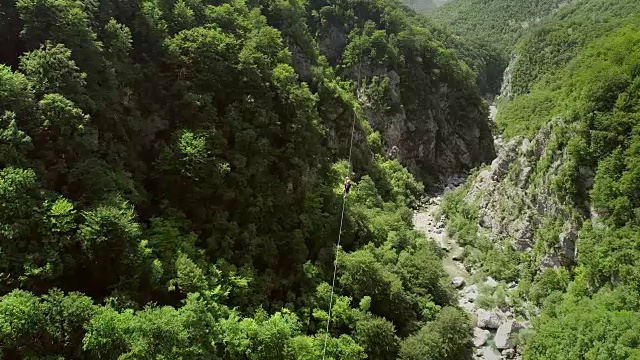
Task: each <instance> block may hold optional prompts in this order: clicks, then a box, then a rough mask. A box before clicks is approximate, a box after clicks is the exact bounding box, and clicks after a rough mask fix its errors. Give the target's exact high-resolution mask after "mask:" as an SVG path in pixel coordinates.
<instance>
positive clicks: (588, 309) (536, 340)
mask: <svg viewBox="0 0 640 360" xmlns="http://www.w3.org/2000/svg"><path fill="white" fill-rule="evenodd" d="M637 309H638V297H637V292H636V291H634V290H631V289H630V288H625V287H620V288H618V289H617V290H613V291H612V290H609V289H602V290H601V291H600V292H598V293H597V294H596V295H595V296H594V297H593V298H588V297H585V298H575V297H573V296H571V295H565V296H564V299H563V300H562V303H560V304H559V305H558V306H556V307H553V308H552V309H547V310H545V311H544V312H543V313H542V315H541V317H540V319H539V320H538V322H537V326H536V329H537V330H536V336H534V337H533V338H532V339H530V340H529V341H528V342H527V344H526V351H525V357H524V358H525V359H542V358H544V359H582V358H588V359H604V358H607V359H635V358H637V357H638V356H640V353H639V352H638V351H639V349H638V345H637V344H638V334H639V333H640V332H639V330H640V329H638V324H639V323H638V320H639V316H640V313H638V312H637V311H636V310H637Z"/></svg>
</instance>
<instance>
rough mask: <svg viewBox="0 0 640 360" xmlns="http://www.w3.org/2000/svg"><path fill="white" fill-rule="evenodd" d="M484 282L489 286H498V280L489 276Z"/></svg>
mask: <svg viewBox="0 0 640 360" xmlns="http://www.w3.org/2000/svg"><path fill="white" fill-rule="evenodd" d="M484 284H485V285H487V286H490V287H496V286H498V282H497V281H496V280H495V279H494V278H492V277H491V276H489V277H487V280H485V282H484Z"/></svg>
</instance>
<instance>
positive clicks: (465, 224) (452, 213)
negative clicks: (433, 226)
mask: <svg viewBox="0 0 640 360" xmlns="http://www.w3.org/2000/svg"><path fill="white" fill-rule="evenodd" d="M465 196H466V191H465V189H464V188H461V189H458V190H456V191H454V192H448V193H447V194H446V195H445V196H444V199H443V201H442V206H441V210H442V214H443V215H444V216H445V217H446V218H447V220H448V223H447V233H448V234H449V235H451V236H452V237H454V238H455V239H456V241H458V243H459V244H460V245H463V246H467V245H474V244H475V243H476V241H477V238H478V208H477V206H475V205H474V204H470V203H468V202H467V201H466V200H465Z"/></svg>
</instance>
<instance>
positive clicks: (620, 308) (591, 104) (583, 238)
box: [443, 0, 640, 360]
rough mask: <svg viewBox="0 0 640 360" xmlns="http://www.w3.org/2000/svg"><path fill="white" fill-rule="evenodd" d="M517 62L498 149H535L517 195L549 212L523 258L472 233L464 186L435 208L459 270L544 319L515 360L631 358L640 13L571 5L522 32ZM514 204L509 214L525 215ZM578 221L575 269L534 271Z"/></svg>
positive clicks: (634, 6)
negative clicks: (496, 286) (501, 287)
mask: <svg viewBox="0 0 640 360" xmlns="http://www.w3.org/2000/svg"><path fill="white" fill-rule="evenodd" d="M460 3H461V2H460ZM460 3H459V4H460ZM494 3H497V2H494ZM531 3H534V2H531ZM509 42H511V43H513V42H514V41H513V40H512V39H510V40H509ZM514 54H515V56H516V61H515V62H514V66H513V71H512V73H511V76H512V78H511V79H510V81H511V82H512V88H513V90H514V94H513V96H514V97H513V99H504V100H502V101H501V102H499V104H498V105H499V111H498V118H497V126H498V129H499V131H500V133H501V134H502V135H503V136H504V137H505V138H506V140H508V141H510V140H514V141H516V144H529V143H531V144H533V147H534V150H532V152H538V154H537V155H531V156H532V157H533V156H537V157H539V161H537V163H535V166H533V168H529V169H528V170H529V171H531V172H530V173H528V175H527V176H530V179H532V180H531V181H530V185H529V186H528V187H527V188H525V192H526V193H528V194H533V195H532V196H533V199H532V200H531V201H534V202H535V201H536V200H539V199H555V200H554V203H553V204H539V206H541V208H542V210H541V216H543V218H544V219H545V220H544V221H543V222H542V223H539V224H535V226H536V229H535V235H534V239H535V244H534V248H533V249H532V251H530V252H521V253H519V252H517V251H514V250H513V249H512V248H511V247H510V246H507V247H500V246H494V244H492V243H491V242H490V241H489V240H488V237H487V236H486V235H484V234H483V232H478V231H476V229H477V228H478V222H479V221H481V219H480V214H479V210H480V209H479V208H478V205H477V204H475V203H473V202H467V201H465V199H466V198H467V196H468V195H469V194H471V193H472V192H473V191H474V190H473V189H472V187H471V186H470V184H467V185H466V186H465V187H463V188H462V189H461V190H460V191H458V192H455V193H451V194H450V195H449V196H448V197H447V199H446V201H445V203H444V206H443V210H444V212H445V213H446V214H447V217H448V219H449V221H450V228H449V230H450V232H451V233H452V234H454V236H456V237H457V238H458V239H459V241H460V242H462V243H464V244H465V245H467V257H468V259H465V261H469V262H474V263H476V264H477V265H478V266H479V267H481V269H482V270H481V271H482V272H483V273H485V274H489V275H491V276H494V277H495V278H497V279H499V280H503V281H518V282H519V287H518V291H517V292H516V294H517V298H512V299H510V301H511V302H512V303H515V304H520V305H523V308H521V310H525V308H527V305H528V309H529V310H530V309H531V308H532V307H531V306H532V305H535V306H537V307H539V308H540V309H541V314H540V316H539V317H537V318H535V319H534V332H532V333H530V334H528V336H527V337H526V339H523V341H524V345H525V346H524V353H523V358H524V359H531V360H534V359H558V360H559V359H568V360H572V359H576V360H577V359H638V358H640V328H639V327H638V326H639V324H640V323H639V320H640V277H639V275H640V273H639V272H638V267H637V265H638V261H640V247H639V246H640V245H639V244H640V240H639V239H640V217H639V216H640V200H639V198H638V194H639V193H640V188H639V185H640V173H639V172H638V164H639V161H640V153H639V149H640V138H639V137H638V134H639V131H640V127H639V126H640V125H639V124H640V101H639V99H640V3H638V2H634V1H626V0H613V1H611V0H581V1H575V2H574V3H572V4H570V5H566V6H564V7H563V8H561V9H560V10H559V11H558V12H556V13H554V14H553V15H551V16H549V17H548V18H546V19H544V20H543V21H541V24H540V25H539V26H537V27H535V28H533V29H531V31H529V32H526V33H525V35H524V36H523V37H522V38H520V39H519V40H518V41H517V44H516V45H515V46H514ZM547 140H548V142H546V145H542V147H539V148H538V149H535V146H539V145H538V144H545V143H544V141H547ZM522 146H525V145H522ZM514 164H515V165H512V167H516V165H518V163H514ZM521 170H522V169H520V168H518V169H515V168H509V170H508V171H509V173H508V174H509V175H507V178H506V179H505V180H503V181H504V182H505V183H508V182H513V184H517V183H518V182H519V181H520V182H521V181H522V180H521V179H520V178H518V177H517V176H518V175H519V174H521V173H522V172H521ZM487 171H488V170H487ZM590 173H592V174H594V175H593V176H590V175H589V174H590ZM512 175H514V176H513V177H512V178H510V177H509V176H512ZM516 187H517V185H512V188H516ZM536 197H537V199H536ZM511 200H512V202H511V203H508V204H504V206H506V207H508V209H509V210H506V211H508V212H511V213H514V212H518V211H522V208H524V207H526V206H527V204H524V203H520V202H518V201H519V200H520V199H517V198H516V197H512V198H511ZM533 206H535V205H533ZM545 212H547V213H546V214H545ZM576 223H577V224H581V227H580V228H578V232H577V239H576V247H577V249H576V253H577V256H576V258H575V260H574V261H570V262H569V263H568V264H567V265H565V266H556V267H552V268H547V269H544V270H543V268H542V267H541V266H540V260H541V259H542V258H543V256H544V255H545V253H546V252H547V251H549V250H550V249H552V248H553V247H555V246H557V245H558V243H559V242H561V241H562V238H563V236H566V235H563V231H565V230H566V226H565V225H567V224H576ZM564 234H566V233H564ZM502 301H504V299H502Z"/></svg>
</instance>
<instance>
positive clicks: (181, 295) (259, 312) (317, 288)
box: [0, 0, 486, 360]
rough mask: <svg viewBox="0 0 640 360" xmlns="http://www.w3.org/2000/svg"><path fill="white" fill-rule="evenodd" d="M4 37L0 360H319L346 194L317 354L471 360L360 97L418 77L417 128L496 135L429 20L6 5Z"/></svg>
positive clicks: (51, 0) (290, 10)
mask: <svg viewBox="0 0 640 360" xmlns="http://www.w3.org/2000/svg"><path fill="white" fill-rule="evenodd" d="M335 28H340V29H342V30H344V32H345V33H346V34H348V37H347V38H346V39H344V40H345V42H344V43H343V44H342V45H340V44H338V45H337V48H338V53H337V56H335V55H336V54H334V53H331V52H328V51H326V47H325V50H322V46H321V44H323V41H325V43H326V39H331V35H332V34H334V30H335ZM0 33H1V34H2V41H1V43H2V47H1V49H0V62H1V63H2V64H1V65H0V139H1V141H0V168H1V170H0V259H1V260H0V296H1V298H0V357H4V358H7V359H11V358H31V359H35V358H38V359H63V358H64V359H82V358H86V359H116V358H126V359H151V358H155V359H178V358H182V359H319V358H320V357H321V354H322V352H323V344H324V341H325V328H324V326H325V325H324V324H325V321H326V320H327V317H328V314H327V311H328V305H329V297H330V286H329V284H330V283H331V277H332V272H333V262H334V254H335V252H336V249H335V242H336V240H337V238H338V230H339V229H338V226H339V220H340V211H341V205H342V199H343V197H342V194H341V190H342V189H341V184H342V181H343V180H344V177H345V176H347V175H351V176H352V178H353V179H354V180H355V182H356V183H357V184H356V185H355V186H354V189H353V190H352V192H351V194H350V195H349V197H348V202H347V204H346V210H345V225H344V231H343V234H342V244H341V247H340V249H338V255H339V256H338V258H339V263H340V266H339V268H338V273H337V281H336V296H334V298H333V308H332V316H331V323H330V327H329V334H328V341H327V350H326V355H327V357H326V358H327V359H364V358H369V359H396V358H401V359H452V360H453V359H463V358H466V357H468V356H469V355H470V351H471V347H470V345H469V343H470V341H471V334H472V328H471V327H470V325H469V319H468V316H467V315H466V314H465V313H464V312H463V311H462V310H460V309H458V308H457V307H454V306H453V305H454V304H455V296H454V294H453V291H452V288H451V285H450V284H449V281H448V279H447V278H446V276H445V274H444V271H443V269H442V266H441V262H440V257H441V256H442V254H441V251H440V249H438V248H437V247H435V246H434V245H433V244H432V243H431V242H429V241H427V239H426V238H425V237H424V236H423V235H421V234H420V233H418V232H417V231H415V230H413V229H412V227H411V216H412V212H411V210H410V209H411V208H412V207H413V206H415V205H416V202H417V201H418V199H419V198H420V197H421V196H422V195H423V189H424V188H423V184H422V183H420V182H418V181H417V180H415V179H414V177H413V176H412V175H411V174H410V173H409V172H408V171H407V170H406V169H405V168H404V167H403V166H402V165H401V164H400V163H399V162H397V161H395V160H392V159H387V158H385V157H384V154H385V151H386V148H385V144H383V141H382V140H381V138H382V137H381V134H380V133H379V132H377V131H374V129H372V128H371V127H370V126H369V124H368V122H367V119H365V118H364V116H363V111H362V109H361V108H360V105H359V103H358V101H357V100H356V89H357V88H361V87H366V88H367V89H368V90H369V91H371V92H372V93H373V94H378V97H377V98H376V99H378V100H377V101H378V103H377V105H379V106H380V108H384V107H385V106H386V105H385V104H386V102H385V101H386V99H388V97H389V96H390V95H389V91H388V88H385V87H384V84H385V83H384V82H380V81H377V80H376V79H372V78H371V77H368V78H361V77H360V76H357V75H356V73H358V71H355V70H354V69H356V68H359V67H362V66H363V65H364V66H369V67H376V66H377V67H379V66H388V67H392V68H394V69H396V70H397V71H398V72H399V73H400V76H401V78H403V79H405V78H409V79H412V80H415V83H406V82H405V84H404V85H403V86H408V89H409V90H411V89H413V91H409V92H407V93H408V94H411V95H413V96H409V97H408V98H407V99H408V100H406V101H405V104H404V105H405V106H409V109H413V110H411V111H419V110H420V106H431V105H429V104H436V105H437V104H438V103H442V101H441V99H442V98H444V97H446V98H447V100H448V101H450V100H451V99H457V100H455V101H450V102H447V103H446V104H448V105H441V107H442V110H441V113H442V115H441V116H443V119H452V120H456V119H455V117H456V116H457V117H459V118H464V119H468V120H471V121H485V120H484V118H483V117H486V107H483V106H482V101H481V99H480V96H479V93H478V91H477V89H476V87H475V84H474V75H473V73H472V72H471V71H470V70H469V67H468V66H467V65H466V64H464V63H461V62H459V61H458V60H457V58H456V57H455V55H454V53H453V51H452V50H450V49H447V48H446V47H445V46H444V45H442V43H441V42H440V41H439V40H438V37H439V36H442V35H441V34H440V35H438V32H437V31H436V30H433V29H431V28H429V27H428V25H426V22H425V20H424V19H421V18H420V17H418V16H417V15H415V14H414V13H413V12H411V11H409V10H407V9H405V8H404V7H403V6H402V5H401V4H399V3H397V2H394V1H391V0H389V1H379V2H370V1H359V0H357V1H339V2H325V1H312V2H306V1H295V0H292V1H268V0H258V1H246V2H245V1H242V0H233V1H207V0H177V1H174V0H138V1H129V0H84V1H80V0H17V1H3V2H2V3H1V4H0ZM329 45H331V44H329ZM329 48H331V47H329ZM321 50H322V51H321ZM358 80H361V82H358ZM411 86H419V87H417V88H411ZM441 87H446V88H449V89H451V90H452V94H449V93H447V92H439V90H438V89H439V88H441ZM403 101H404V99H403ZM447 106H449V107H450V108H446V107H447ZM470 109H472V110H470ZM476 109H480V110H476ZM475 119H477V120H475ZM352 121H355V127H354V129H355V131H354V135H353V138H354V148H353V156H352V163H353V167H352V168H351V170H352V173H351V174H349V172H348V169H349V164H348V163H347V162H346V161H345V159H347V157H348V154H349V139H350V135H351V134H350V130H351V127H352V125H351V124H352ZM426 342H428V344H431V345H429V346H426V345H425V343H426Z"/></svg>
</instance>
